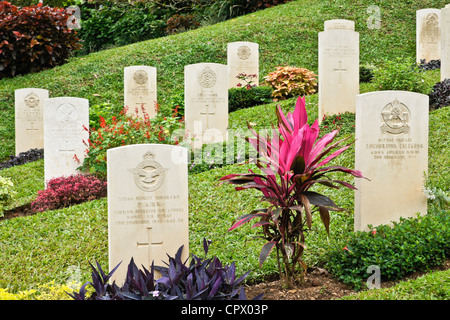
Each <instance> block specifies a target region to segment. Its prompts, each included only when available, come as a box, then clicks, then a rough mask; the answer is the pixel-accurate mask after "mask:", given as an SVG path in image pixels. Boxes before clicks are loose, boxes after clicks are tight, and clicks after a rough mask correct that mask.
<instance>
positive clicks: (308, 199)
mask: <svg viewBox="0 0 450 320" xmlns="http://www.w3.org/2000/svg"><path fill="white" fill-rule="evenodd" d="M276 114H277V118H278V128H273V129H272V132H271V136H268V135H266V136H262V135H260V134H258V133H256V131H255V130H253V128H252V127H251V126H250V125H248V127H249V129H250V130H251V132H252V134H253V135H254V136H255V138H247V141H248V142H249V143H250V144H252V146H253V147H254V148H255V149H256V150H257V151H258V154H259V159H258V161H257V166H258V168H259V169H260V170H261V172H262V173H261V174H257V173H255V172H253V171H252V170H249V171H250V172H249V173H242V174H230V175H227V176H224V177H222V178H221V179H220V180H221V181H223V182H229V183H231V184H234V185H239V186H237V187H236V188H235V189H236V190H245V189H250V188H255V189H257V190H259V191H261V192H262V194H263V200H264V201H266V202H268V203H269V206H268V207H267V208H264V209H257V210H254V211H252V212H250V213H249V214H246V215H244V216H242V217H240V218H239V219H238V220H237V222H235V223H234V224H233V226H232V227H231V228H230V229H229V231H231V230H233V229H235V228H237V227H239V226H241V225H243V224H245V223H246V222H249V221H250V220H252V219H254V218H259V221H258V222H257V223H256V224H254V225H253V227H262V233H263V238H264V239H266V240H267V243H266V244H264V246H263V247H262V250H261V253H260V256H259V263H260V266H261V265H262V264H263V263H264V261H265V260H266V259H267V257H268V256H269V253H270V252H271V251H272V249H273V248H274V247H276V250H277V260H278V268H279V273H280V277H282V278H284V281H285V284H286V285H287V286H291V285H292V284H293V282H295V281H296V280H297V279H298V275H299V273H298V272H297V267H298V266H300V267H301V270H302V272H301V273H300V279H302V278H303V276H304V274H305V273H306V265H305V263H304V262H303V261H302V260H301V256H302V254H303V250H304V249H305V231H307V230H310V229H311V224H312V214H313V213H314V212H317V211H318V212H319V214H320V218H321V220H322V222H323V224H324V226H325V228H326V231H327V233H329V224H330V213H329V211H330V210H334V211H342V210H344V209H341V208H339V207H338V206H337V205H336V204H335V203H334V202H333V201H332V200H331V199H329V198H328V197H326V196H324V195H322V194H319V193H317V192H314V191H310V188H311V187H312V186H313V185H315V184H316V183H319V184H322V185H325V186H328V187H332V188H337V189H338V188H339V186H340V185H341V186H344V187H347V188H350V189H356V188H355V187H354V186H353V185H351V184H349V183H347V182H344V181H341V180H334V179H331V178H329V177H328V176H327V175H328V174H329V173H331V172H336V171H340V172H344V173H348V174H351V175H353V176H355V177H357V178H364V177H363V175H362V173H361V172H360V171H358V170H351V169H348V168H345V167H342V166H329V165H328V163H329V162H330V161H331V160H333V159H334V158H336V157H337V156H339V155H340V154H341V153H343V152H344V151H345V150H347V149H348V148H349V147H350V145H351V143H349V144H346V145H344V146H342V143H343V142H344V141H346V140H347V139H349V138H350V137H348V138H345V139H342V140H340V141H337V142H333V140H334V138H335V137H336V135H337V134H338V130H335V131H333V132H331V133H328V134H325V135H324V136H323V137H322V138H321V139H318V136H319V131H320V130H319V124H318V122H317V120H316V121H315V122H314V124H313V125H312V126H309V125H308V124H307V120H308V117H307V113H306V108H305V98H304V97H303V98H302V97H300V98H298V99H297V103H296V106H295V109H294V111H293V113H291V112H289V113H288V114H287V115H284V114H283V112H282V110H281V108H280V107H279V106H278V107H277V109H276ZM280 254H281V258H282V261H280ZM282 265H284V270H282Z"/></svg>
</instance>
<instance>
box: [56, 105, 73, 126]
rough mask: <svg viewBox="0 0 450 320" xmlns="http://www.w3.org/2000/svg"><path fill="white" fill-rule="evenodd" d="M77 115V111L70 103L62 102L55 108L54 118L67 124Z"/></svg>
mask: <svg viewBox="0 0 450 320" xmlns="http://www.w3.org/2000/svg"><path fill="white" fill-rule="evenodd" d="M77 117H78V112H77V109H76V108H75V106H74V105H73V104H71V103H63V104H62V105H60V106H59V107H58V109H57V110H56V119H57V120H58V121H59V122H62V123H64V125H69V124H70V123H72V122H73V121H75V120H76V119H77Z"/></svg>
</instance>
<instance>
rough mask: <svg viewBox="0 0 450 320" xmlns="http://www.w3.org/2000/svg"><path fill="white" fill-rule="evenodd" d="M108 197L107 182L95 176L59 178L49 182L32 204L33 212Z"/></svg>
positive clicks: (81, 175) (77, 175) (82, 175)
mask: <svg viewBox="0 0 450 320" xmlns="http://www.w3.org/2000/svg"><path fill="white" fill-rule="evenodd" d="M102 197H106V181H102V180H100V179H98V178H96V177H94V176H90V175H84V174H76V175H71V176H69V177H58V178H54V179H50V180H49V181H48V182H47V188H46V189H45V190H40V191H39V192H38V196H37V198H36V200H35V201H33V202H32V203H31V208H32V209H33V211H45V210H55V209H59V208H65V207H69V206H71V205H75V204H79V203H82V202H86V201H91V200H94V199H99V198H102Z"/></svg>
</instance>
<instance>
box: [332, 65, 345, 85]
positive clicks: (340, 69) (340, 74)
mask: <svg viewBox="0 0 450 320" xmlns="http://www.w3.org/2000/svg"><path fill="white" fill-rule="evenodd" d="M334 71H336V72H339V84H340V85H341V84H342V72H345V71H347V69H344V68H342V61H339V68H337V69H334Z"/></svg>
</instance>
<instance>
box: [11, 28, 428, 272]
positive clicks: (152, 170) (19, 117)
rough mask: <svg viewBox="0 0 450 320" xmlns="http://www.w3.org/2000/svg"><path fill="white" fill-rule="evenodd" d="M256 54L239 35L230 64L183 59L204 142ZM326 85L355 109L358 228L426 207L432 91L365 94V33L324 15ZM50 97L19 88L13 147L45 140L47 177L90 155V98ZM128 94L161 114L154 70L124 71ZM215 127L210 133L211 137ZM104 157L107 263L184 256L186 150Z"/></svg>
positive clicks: (322, 95)
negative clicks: (235, 64)
mask: <svg viewBox="0 0 450 320" xmlns="http://www.w3.org/2000/svg"><path fill="white" fill-rule="evenodd" d="M257 55H258V47H257V44H252V43H248V42H247V43H244V42H240V43H235V54H233V55H231V54H229V55H228V56H229V59H228V62H229V64H228V65H222V64H216V63H199V64H193V65H188V66H185V129H186V131H187V132H190V133H192V132H193V133H194V135H193V136H194V137H195V138H196V139H197V140H199V139H198V137H199V136H201V137H202V138H201V139H200V144H202V143H205V142H217V141H222V140H223V141H226V134H227V126H228V89H229V88H230V87H233V86H235V85H236V84H233V85H230V82H231V80H229V79H230V77H231V78H232V80H233V81H234V80H236V72H237V73H240V72H243V73H246V74H257V75H258V72H257V66H258V63H257V62H256V63H253V67H254V68H253V69H250V70H249V69H245V68H241V69H236V70H235V73H232V72H230V70H232V68H231V65H232V64H233V62H232V61H231V60H232V59H233V58H232V56H234V57H237V59H236V58H235V60H236V61H238V62H239V63H240V66H241V67H243V66H245V65H246V62H248V60H250V58H251V57H252V56H253V58H255V57H257ZM256 79H258V76H257V77H256ZM319 88H320V90H319V114H338V113H339V112H341V113H343V112H346V111H350V112H356V145H355V148H356V150H355V169H358V170H361V171H362V172H363V174H364V175H365V176H366V177H367V178H369V179H370V180H365V179H357V180H356V181H355V184H356V187H357V188H358V190H356V191H355V230H368V225H373V226H376V225H380V224H388V223H390V222H391V221H396V220H398V219H399V218H400V217H410V216H414V215H415V214H416V213H417V212H420V213H423V214H425V213H426V211H427V199H426V197H425V195H424V193H423V191H422V189H423V186H424V174H426V173H427V170H428V169H427V168H428V96H426V95H422V94H418V93H412V92H402V91H380V92H371V93H366V94H359V36H358V34H357V33H356V32H355V31H354V22H352V21H348V20H331V21H326V22H325V31H324V32H321V33H319ZM333 95H334V97H333ZM48 96H49V95H48V91H47V90H44V89H19V90H16V95H15V99H16V146H19V145H20V144H21V143H23V142H24V141H27V142H30V143H31V142H32V143H31V144H29V145H26V146H22V148H23V150H20V148H19V149H17V151H16V152H20V151H26V150H28V149H31V148H40V147H41V145H39V143H38V141H41V140H43V148H44V150H45V159H44V163H45V180H46V181H48V180H49V179H51V178H53V177H58V176H67V175H70V174H73V173H76V168H77V167H78V166H79V164H78V163H77V162H75V161H74V160H73V157H74V155H77V156H78V158H79V160H80V161H83V155H85V151H86V149H87V146H86V145H85V143H83V141H84V142H86V141H87V140H88V138H89V133H88V131H87V130H85V129H84V128H83V127H88V125H89V101H88V100H87V99H82V98H74V97H59V98H50V99H49V98H48ZM124 96H125V105H126V106H128V107H130V110H129V112H131V113H133V112H134V110H133V107H134V108H136V107H137V108H138V111H139V109H140V107H141V106H144V107H145V108H146V110H147V113H148V114H149V116H150V117H151V116H152V115H154V113H152V112H154V109H153V106H154V102H155V101H157V100H156V69H155V68H153V67H148V66H131V67H127V68H125V69H124ZM327 101H328V102H327ZM341 101H347V102H346V103H343V105H344V106H345V108H344V109H342V110H335V109H332V108H331V106H336V105H339V103H338V102H341ZM351 105H352V106H354V107H353V109H350V110H349V109H348V107H349V106H351ZM325 106H329V107H330V109H327V108H326V107H325ZM352 110H353V111H352ZM138 116H139V115H138ZM40 119H43V121H42V120H41V121H40ZM319 120H321V118H320V117H319ZM42 123H43V124H42ZM196 124H197V127H198V128H197V127H196ZM39 126H41V127H39ZM208 130H210V131H211V132H212V133H211V134H210V137H211V138H206V139H205V138H204V135H205V133H206V134H207V131H208ZM40 132H41V133H42V132H43V135H42V136H43V138H39V133H40ZM218 136H220V137H221V138H220V137H219V138H217V137H218ZM202 139H203V140H202ZM107 159H108V163H107V170H108V177H107V178H108V232H109V260H110V268H113V267H114V266H115V265H117V263H119V262H120V261H123V262H125V263H126V262H128V261H127V260H129V259H131V257H133V258H134V260H135V261H136V263H137V264H138V265H140V264H143V265H146V266H148V265H149V264H150V263H151V262H152V261H155V263H156V264H160V262H161V260H164V259H166V253H168V254H171V255H173V254H175V252H176V250H177V249H178V248H179V247H180V246H181V245H184V255H185V257H187V255H188V253H189V236H188V183H187V181H188V178H187V175H188V173H187V164H188V156H187V149H186V148H183V147H180V146H172V145H159V144H142V145H129V146H124V147H119V148H114V149H111V150H108V158H107ZM125 272H126V266H122V267H121V268H119V269H118V271H117V272H116V274H115V279H118V280H119V279H123V278H124V273H125Z"/></svg>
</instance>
